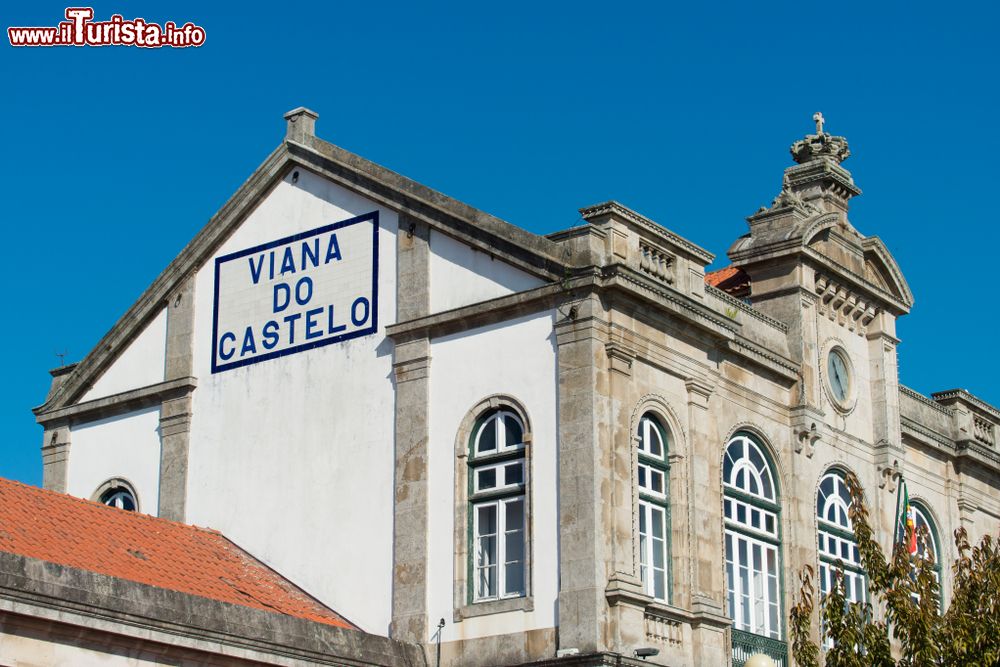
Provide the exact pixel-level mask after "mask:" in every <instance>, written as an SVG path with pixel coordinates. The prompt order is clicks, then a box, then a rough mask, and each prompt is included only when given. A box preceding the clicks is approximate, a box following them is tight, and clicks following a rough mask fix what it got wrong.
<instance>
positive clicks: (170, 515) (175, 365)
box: [157, 278, 194, 521]
mask: <svg viewBox="0 0 1000 667" xmlns="http://www.w3.org/2000/svg"><path fill="white" fill-rule="evenodd" d="M193 346H194V281H193V279H190V278H189V279H187V280H185V281H184V282H183V283H182V284H181V285H180V286H179V287H178V288H177V289H176V290H175V291H174V292H173V293H172V294H171V295H170V299H169V301H168V302H167V342H166V364H165V368H164V380H168V381H169V380H176V379H179V378H184V377H190V376H191V375H192V374H193V373H194V347H193ZM191 404H192V400H191V391H188V392H187V393H185V394H184V395H182V396H174V397H171V398H168V399H166V400H164V401H163V402H162V403H161V405H160V495H159V507H158V512H157V513H158V515H159V516H161V517H163V518H166V519H171V520H173V521H185V519H186V515H187V478H188V450H189V448H190V443H191Z"/></svg>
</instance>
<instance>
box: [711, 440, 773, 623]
mask: <svg viewBox="0 0 1000 667" xmlns="http://www.w3.org/2000/svg"><path fill="white" fill-rule="evenodd" d="M771 467H772V466H771V464H770V462H769V460H768V458H767V456H766V455H765V454H764V450H763V448H762V447H761V445H760V444H759V443H758V442H757V441H756V440H755V439H754V438H753V437H752V436H750V435H749V434H747V433H737V434H736V435H735V436H734V437H733V438H732V440H730V441H729V445H728V446H727V447H726V454H725V456H724V458H723V462H722V480H723V504H724V510H725V540H726V582H727V589H728V594H729V614H730V616H731V617H732V619H733V627H735V628H736V629H737V630H742V631H744V632H752V633H754V634H758V635H763V636H765V637H771V638H774V639H781V636H782V615H781V587H780V577H781V540H780V537H781V535H780V530H779V521H778V516H779V512H780V504H779V498H778V489H777V485H776V484H775V480H774V473H773V472H772V471H771Z"/></svg>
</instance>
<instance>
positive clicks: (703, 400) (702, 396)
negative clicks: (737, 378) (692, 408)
mask: <svg viewBox="0 0 1000 667" xmlns="http://www.w3.org/2000/svg"><path fill="white" fill-rule="evenodd" d="M684 386H685V387H686V388H687V392H688V403H692V404H694V405H697V406H698V407H700V408H703V409H705V410H707V409H708V399H709V397H710V396H711V395H712V392H713V391H714V390H715V387H714V385H712V384H710V383H709V382H706V381H705V380H702V379H701V378H695V377H692V378H688V379H687V380H685V381H684Z"/></svg>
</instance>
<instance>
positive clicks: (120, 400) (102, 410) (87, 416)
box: [34, 377, 198, 428]
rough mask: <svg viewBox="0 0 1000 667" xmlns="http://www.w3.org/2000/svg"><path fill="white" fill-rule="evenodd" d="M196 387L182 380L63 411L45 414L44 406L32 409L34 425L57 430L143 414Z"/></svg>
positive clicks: (189, 379) (193, 380)
mask: <svg viewBox="0 0 1000 667" xmlns="http://www.w3.org/2000/svg"><path fill="white" fill-rule="evenodd" d="M197 386H198V380H197V378H194V377H183V378H178V379H176V380H167V381H166V382H159V383H157V384H151V385H148V386H146V387H140V388H139V389H132V390H131V391H125V392H121V393H119V394H112V395H111V396H104V397H102V398H95V399H94V400H92V401H85V402H83V403H76V404H74V405H69V406H67V407H64V408H56V409H54V410H44V406H42V407H39V408H35V410H34V412H35V421H36V422H38V423H39V424H42V425H43V426H45V427H46V428H49V427H52V426H59V425H61V424H64V423H68V422H74V423H78V422H88V421H95V420H97V419H104V418H105V417H112V416H115V415H120V414H124V413H126V412H133V411H135V410H142V409H144V408H148V407H152V406H154V405H159V404H160V403H162V402H163V401H165V400H169V399H172V398H178V397H181V396H186V395H188V394H190V393H191V392H192V391H194V389H195V387H197Z"/></svg>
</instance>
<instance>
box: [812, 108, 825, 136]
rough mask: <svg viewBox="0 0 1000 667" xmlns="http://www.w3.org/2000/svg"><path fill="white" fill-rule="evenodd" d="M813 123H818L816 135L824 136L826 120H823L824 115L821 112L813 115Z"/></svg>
mask: <svg viewBox="0 0 1000 667" xmlns="http://www.w3.org/2000/svg"><path fill="white" fill-rule="evenodd" d="M813 122H815V123H816V134H823V123H825V122H826V119H825V118H823V114H822V113H821V112H819V111H817V112H816V113H814V114H813Z"/></svg>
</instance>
